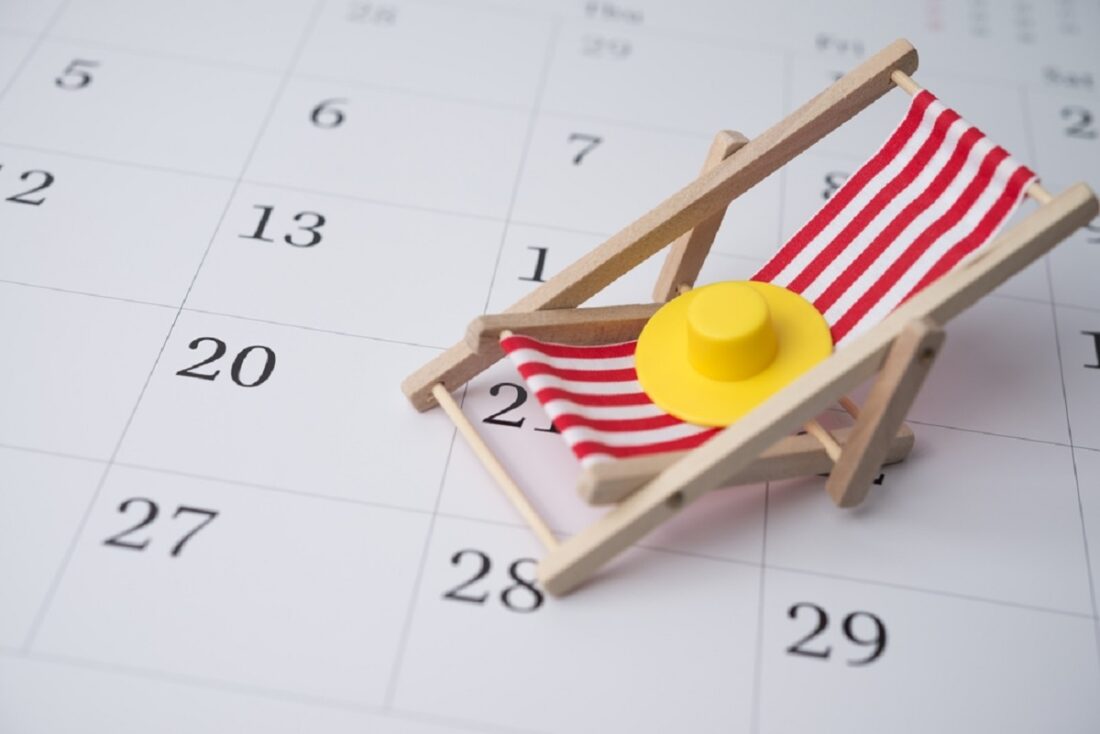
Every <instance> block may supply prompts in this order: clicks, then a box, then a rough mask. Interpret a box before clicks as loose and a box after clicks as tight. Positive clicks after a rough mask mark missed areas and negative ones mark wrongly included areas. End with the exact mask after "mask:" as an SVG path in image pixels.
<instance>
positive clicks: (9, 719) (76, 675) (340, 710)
mask: <svg viewBox="0 0 1100 734" xmlns="http://www.w3.org/2000/svg"><path fill="white" fill-rule="evenodd" d="M61 699H63V700H64V701H65V705H64V706H59V705H58V704H57V702H58V700H61ZM0 710H3V711H4V718H3V721H4V723H5V725H6V726H7V727H8V728H9V729H10V730H11V731H17V732H20V734H59V733H61V732H84V731H88V729H89V727H97V730H102V731H109V732H113V734H145V733H146V732H150V731H155V732H158V734H192V733H193V732H196V731H203V732H236V731H262V732H269V733H270V734H300V732H303V731H323V732H331V733H332V734H361V733H362V732H364V731H371V732H385V733H386V734H447V732H457V731H462V732H469V730H470V729H469V728H468V726H462V725H461V724H458V725H456V726H455V727H451V726H448V725H446V724H443V723H429V722H424V721H417V720H416V719H415V718H412V717H403V716H401V715H400V714H390V715H381V714H376V713H372V712H368V711H365V710H362V709H361V708H358V707H354V706H349V705H348V704H347V703H344V702H337V701H324V702H319V701H316V700H302V699H301V698H298V697H295V696H279V695H277V694H273V693H272V692H271V691H247V692H246V691H240V690H230V689H227V688H226V687H225V686H219V685H216V684H209V685H204V684H203V683H202V682H197V681H194V680H182V681H181V680H166V679H165V678H164V677H163V676H149V675H143V671H137V670H133V669H119V668H118V666H105V665H96V664H94V663H88V662H84V661H74V660H68V659H56V658H50V659H46V660H40V659H35V658H15V657H3V656H0Z"/></svg>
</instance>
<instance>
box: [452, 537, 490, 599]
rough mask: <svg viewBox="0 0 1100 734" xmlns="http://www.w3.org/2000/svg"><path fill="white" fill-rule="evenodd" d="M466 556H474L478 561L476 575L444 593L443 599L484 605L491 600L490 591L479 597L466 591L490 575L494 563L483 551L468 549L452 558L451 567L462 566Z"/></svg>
mask: <svg viewBox="0 0 1100 734" xmlns="http://www.w3.org/2000/svg"><path fill="white" fill-rule="evenodd" d="M465 556H473V557H474V558H477V559H478V560H477V563H478V566H477V571H475V572H474V575H473V576H471V577H470V578H469V579H467V580H466V581H463V582H462V583H461V584H459V585H458V586H456V587H454V588H453V589H451V590H450V591H448V592H446V593H444V594H443V598H444V599H452V600H454V601H464V602H469V603H471V604H484V603H485V600H486V599H488V598H489V592H488V591H485V592H482V593H481V594H477V595H473V594H468V593H464V592H465V591H466V589H468V588H470V587H471V586H473V585H474V584H476V583H477V582H478V581H481V580H482V579H483V578H485V577H486V576H488V575H489V569H490V568H491V567H492V562H491V561H490V560H489V556H487V555H485V554H484V553H482V552H481V551H479V550H474V549H472V548H467V549H466V550H460V551H459V552H458V553H455V554H454V555H453V556H451V565H452V566H461V565H462V559H463V557H465Z"/></svg>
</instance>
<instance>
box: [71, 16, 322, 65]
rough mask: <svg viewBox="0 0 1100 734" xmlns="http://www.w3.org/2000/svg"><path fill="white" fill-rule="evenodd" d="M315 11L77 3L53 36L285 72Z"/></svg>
mask: <svg viewBox="0 0 1100 734" xmlns="http://www.w3.org/2000/svg"><path fill="white" fill-rule="evenodd" d="M313 6H314V3H312V2H310V1H309V0H291V1H290V2H279V3H270V2H264V0H244V1H243V2H233V3H225V2H218V0H190V1H189V2H186V3H177V2H171V0H152V1H150V0H105V1H101V0H74V2H70V3H68V4H67V5H66V7H65V12H64V13H63V14H62V15H61V17H60V18H59V19H58V21H57V24H56V25H55V26H54V27H53V29H52V31H51V34H50V35H51V36H52V37H54V38H65V39H69V40H73V41H78V42H85V43H94V44H104V45H111V46H118V47H121V48H126V49H131V50H134V51H141V52H144V53H151V54H169V55H176V56H182V57H190V58H195V59H204V60H210V61H220V62H226V63H231V64H241V65H246V66H254V67H259V68H263V69H270V70H274V71H282V70H283V69H284V68H285V67H286V66H287V64H288V63H290V58H291V54H292V53H293V51H294V48H295V46H296V45H297V44H298V39H299V37H300V36H301V34H302V32H303V30H304V29H306V28H307V27H308V25H307V22H308V20H309V15H310V10H311V8H312V7H313Z"/></svg>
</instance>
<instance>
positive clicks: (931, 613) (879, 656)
mask: <svg viewBox="0 0 1100 734" xmlns="http://www.w3.org/2000/svg"><path fill="white" fill-rule="evenodd" d="M764 589H765V599H764V605H763V615H764V621H763V655H762V661H761V674H760V675H761V698H760V731H761V732H790V731H814V730H816V731H914V732H915V731H948V730H950V731H1003V732H1033V731H1048V730H1049V731H1065V732H1087V731H1092V729H1093V728H1094V727H1093V724H1094V723H1095V721H1096V718H1097V716H1098V715H1100V710H1098V705H1097V699H1096V696H1095V695H1093V692H1094V691H1095V690H1096V687H1097V685H1098V684H1100V671H1098V670H1097V659H1096V649H1095V644H1096V640H1095V634H1096V633H1095V628H1094V626H1093V620H1091V619H1088V618H1087V617H1084V616H1078V615H1064V614H1052V613H1049V612H1041V611H1034V610H1031V609H1021V608H1018V607H1012V606H1005V605H1000V604H990V603H986V602H977V601H970V600H965V599H958V598H952V597H946V596H941V595H933V594H923V593H919V592H912V591H906V590H901V589H894V588H887V587H882V586H873V585H869V584H861V583H855V582H848V581H841V580H837V579H826V578H821V577H816V576H811V575H806V574H799V573H787V572H783V571H775V570H768V571H767V578H766V579H765V583H764ZM1022 661H1027V663H1026V664H1024V663H1023V662H1022ZM899 691H908V692H909V694H910V695H900V696H899V694H898V692H899ZM857 692H858V695H857ZM837 701H845V702H846V703H845V705H837V704H836V702H837Z"/></svg>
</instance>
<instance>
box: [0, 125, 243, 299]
mask: <svg viewBox="0 0 1100 734" xmlns="http://www.w3.org/2000/svg"><path fill="white" fill-rule="evenodd" d="M230 190H231V184H230V183H229V182H228V181H217V180H212V179H208V178H202V177H193V176H179V175H177V174H166V173H161V172H155V171H148V170H144V169H140V168H134V167H131V166H121V165H111V164H106V163H98V162H93V161H88V160H81V159H78V158H73V157H71V156H64V155H54V154H49V153H43V152H39V151H32V150H24V149H20V148H18V147H2V146H0V191H2V192H3V195H4V197H5V198H4V199H3V200H2V201H0V207H2V209H3V210H4V221H5V224H6V227H5V229H6V232H7V237H6V238H5V243H4V249H5V254H4V257H3V259H2V260H0V278H2V279H4V280H10V281H16V282H21V283H32V284H35V285H45V286H49V287H52V288H62V289H65V290H72V291H79V292H82V293H93V294H96V295H104V296H111V297H114V298H125V299H131V300H135V301H144V302H147V303H159V304H166V305H172V306H176V305H179V304H180V302H181V301H182V300H183V297H184V294H185V293H186V292H187V288H188V287H189V286H190V285H191V281H192V279H193V278H194V277H195V272H196V269H197V268H198V266H199V261H200V260H201V259H202V256H203V253H204V252H205V251H206V248H207V246H208V245H209V243H210V239H211V238H212V237H213V236H214V228H215V227H216V225H217V222H218V219H219V218H220V217H221V214H222V211H223V210H224V209H225V203H226V201H227V199H228V197H229V192H230ZM183 200H186V201H187V202H188V206H187V209H186V211H181V210H180V208H179V202H180V201H183Z"/></svg>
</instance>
